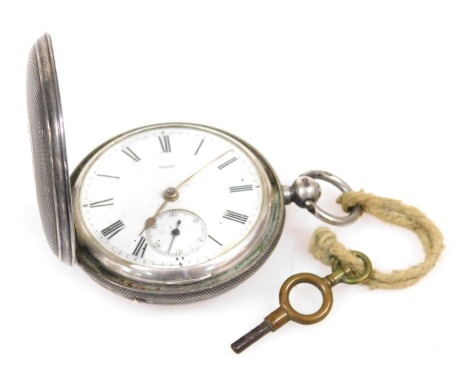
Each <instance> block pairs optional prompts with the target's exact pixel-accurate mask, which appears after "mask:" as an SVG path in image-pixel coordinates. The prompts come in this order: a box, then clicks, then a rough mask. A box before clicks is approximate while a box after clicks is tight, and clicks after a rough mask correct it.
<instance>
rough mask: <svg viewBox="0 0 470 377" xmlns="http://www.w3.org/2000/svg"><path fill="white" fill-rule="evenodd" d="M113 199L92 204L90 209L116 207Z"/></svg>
mask: <svg viewBox="0 0 470 377" xmlns="http://www.w3.org/2000/svg"><path fill="white" fill-rule="evenodd" d="M113 200H114V199H113V198H111V199H105V200H100V201H99V202H94V203H90V204H89V205H90V208H97V207H106V206H112V205H114V202H113Z"/></svg>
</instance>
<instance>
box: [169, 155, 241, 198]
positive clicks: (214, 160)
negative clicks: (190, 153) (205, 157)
mask: <svg viewBox="0 0 470 377" xmlns="http://www.w3.org/2000/svg"><path fill="white" fill-rule="evenodd" d="M232 151H233V149H229V150H228V151H225V152H224V153H222V154H221V155H220V156H218V157H216V158H214V159H213V160H212V161H209V162H208V163H207V164H205V165H204V166H203V167H202V168H200V169H199V170H198V171H196V172H195V173H193V174H191V175H190V176H189V177H188V178H186V179H185V180H184V181H183V182H181V183H180V184H179V185H178V186H176V189H177V190H179V189H180V188H181V187H183V186H184V185H185V184H186V183H188V182H189V181H190V180H191V179H193V178H194V177H195V176H196V175H198V174H199V173H200V172H201V171H203V170H204V169H205V168H207V167H208V166H209V165H211V164H213V163H214V162H216V161H217V160H218V159H220V158H222V157H224V156H225V155H226V154H227V153H230V152H232Z"/></svg>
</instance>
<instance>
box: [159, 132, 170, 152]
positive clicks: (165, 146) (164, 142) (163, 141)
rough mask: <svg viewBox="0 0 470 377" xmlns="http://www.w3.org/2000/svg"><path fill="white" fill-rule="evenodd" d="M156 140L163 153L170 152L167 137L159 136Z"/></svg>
mask: <svg viewBox="0 0 470 377" xmlns="http://www.w3.org/2000/svg"><path fill="white" fill-rule="evenodd" d="M158 140H160V146H161V147H162V151H163V153H169V152H171V144H170V137H169V136H168V135H162V136H159V137H158Z"/></svg>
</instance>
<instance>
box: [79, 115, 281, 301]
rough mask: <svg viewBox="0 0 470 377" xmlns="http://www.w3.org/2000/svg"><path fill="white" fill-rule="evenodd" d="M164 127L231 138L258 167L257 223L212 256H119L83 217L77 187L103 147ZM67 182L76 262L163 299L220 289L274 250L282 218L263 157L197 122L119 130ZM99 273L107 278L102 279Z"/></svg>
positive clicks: (277, 186)
mask: <svg viewBox="0 0 470 377" xmlns="http://www.w3.org/2000/svg"><path fill="white" fill-rule="evenodd" d="M168 127H172V128H191V129H199V130H204V131H205V132H210V133H214V134H217V135H218V136H221V137H223V138H226V139H229V140H230V141H231V142H233V143H234V144H236V145H237V147H238V148H240V149H241V150H242V151H243V152H244V153H246V155H247V156H248V157H249V158H250V159H251V160H252V161H253V163H254V164H255V166H256V167H257V169H258V171H259V173H260V177H261V181H262V186H263V202H262V205H261V211H260V214H259V217H258V223H257V226H255V227H253V228H252V230H250V232H249V233H248V234H247V236H246V237H245V238H244V239H243V241H242V242H240V243H239V244H238V245H236V246H235V247H234V248H233V249H231V250H229V251H228V252H226V253H225V254H223V255H222V256H219V257H217V258H214V259H213V260H211V261H208V262H205V263H201V264H198V265H195V266H185V267H177V268H176V267H175V268H166V267H165V268H159V267H158V266H152V265H143V264H142V263H139V262H138V261H132V260H129V259H125V258H123V257H120V256H118V255H116V254H113V253H111V252H109V250H107V249H106V248H105V247H103V245H101V244H100V243H99V242H98V241H97V240H96V238H95V236H93V234H91V233H90V231H89V230H88V229H87V227H86V226H85V225H84V223H83V221H82V219H81V211H80V208H79V205H80V200H79V195H80V189H81V187H82V182H83V179H84V177H85V176H86V173H87V171H88V170H89V168H90V167H91V166H92V165H93V163H94V162H95V161H96V160H97V159H99V158H100V156H101V155H102V154H103V153H104V152H105V151H106V150H108V149H109V148H112V147H113V146H114V145H116V144H117V143H120V142H121V141H122V140H123V139H126V138H128V137H132V136H133V135H136V134H138V133H142V132H148V131H152V130H158V129H160V128H168ZM71 182H72V203H73V208H74V211H73V212H74V220H75V227H76V237H77V258H78V261H79V263H80V264H81V265H82V267H84V268H85V270H86V271H87V272H89V273H90V274H91V275H92V277H94V278H95V280H97V281H98V282H101V284H102V285H105V286H106V285H109V284H111V285H117V287H118V288H123V287H125V288H126V289H131V291H132V290H134V291H136V292H146V294H150V295H152V294H153V295H154V299H155V300H156V301H158V300H160V299H163V298H164V297H163V296H167V298H168V297H169V296H172V297H173V296H174V295H179V296H180V299H181V300H182V301H192V299H191V298H192V297H193V296H194V297H195V296H196V295H198V294H200V293H201V292H202V291H204V292H207V291H209V293H211V292H210V291H211V290H213V291H214V294H217V292H216V291H219V290H220V287H221V286H223V285H227V283H230V281H234V279H236V278H237V277H239V276H241V275H243V274H244V273H246V272H247V271H249V270H250V269H252V268H253V267H254V266H255V265H256V264H257V263H258V262H259V261H261V260H262V259H263V256H264V255H265V254H266V253H270V252H271V251H272V249H273V248H274V245H275V243H277V240H278V239H279V236H280V232H281V230H282V226H283V223H284V216H285V209H284V202H283V200H284V198H283V195H282V189H281V185H280V183H279V180H278V179H277V176H276V175H275V173H274V171H273V170H272V168H271V167H270V165H269V164H268V163H267V161H266V160H265V159H264V157H263V156H261V155H260V154H259V152H257V151H256V150H255V149H254V148H253V147H252V146H251V145H249V144H248V143H246V142H245V141H243V140H242V139H240V138H238V137H236V136H234V135H232V134H230V133H228V132H225V131H222V130H220V129H216V128H213V127H209V126H204V125H200V124H192V123H162V124H154V125H150V126H146V127H140V128H137V129H134V130H131V131H128V132H125V133H123V134H121V135H118V136H116V137H114V138H112V139H110V140H108V141H106V142H105V143H103V144H102V145H100V146H99V147H98V148H96V149H95V150H94V151H92V152H91V153H90V154H89V155H88V156H87V157H86V158H85V159H84V160H83V161H82V162H81V163H80V165H79V166H78V167H77V168H76V169H75V171H74V173H73V175H72V178H71ZM273 243H274V245H273ZM261 264H262V263H261ZM256 269H257V268H256ZM93 275H94V276H93ZM103 279H104V281H106V282H107V283H109V284H103ZM228 285H230V284H228ZM108 288H109V286H108ZM227 289H228V288H227ZM115 291H116V290H115ZM152 292H153V293H152ZM118 293H119V292H118ZM131 293H132V292H131ZM162 295H163V296H162ZM131 296H132V294H131ZM144 301H148V300H144ZM151 301H152V300H151ZM177 301H178V300H177Z"/></svg>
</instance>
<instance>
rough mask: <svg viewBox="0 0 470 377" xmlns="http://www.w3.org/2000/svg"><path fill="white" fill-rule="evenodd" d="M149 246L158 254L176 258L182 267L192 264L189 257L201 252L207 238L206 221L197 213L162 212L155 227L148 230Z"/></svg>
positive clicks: (156, 220)
mask: <svg viewBox="0 0 470 377" xmlns="http://www.w3.org/2000/svg"><path fill="white" fill-rule="evenodd" d="M146 238H147V242H148V244H149V245H150V246H151V247H152V249H153V250H155V251H156V252H157V253H159V254H162V255H164V256H169V257H172V256H173V257H174V258H175V260H176V262H179V264H180V265H181V266H182V264H183V263H185V262H186V263H187V262H189V263H190V260H191V259H190V257H189V255H190V254H192V253H194V252H195V251H197V250H199V249H200V248H201V246H202V245H203V244H204V242H205V240H206V238H207V229H206V224H205V223H204V221H203V220H202V219H201V218H200V217H199V216H198V215H196V214H195V213H193V212H190V211H187V210H183V209H175V210H169V211H165V212H162V213H161V214H160V215H158V217H157V218H156V219H155V225H153V226H151V227H150V228H147V233H146Z"/></svg>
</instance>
